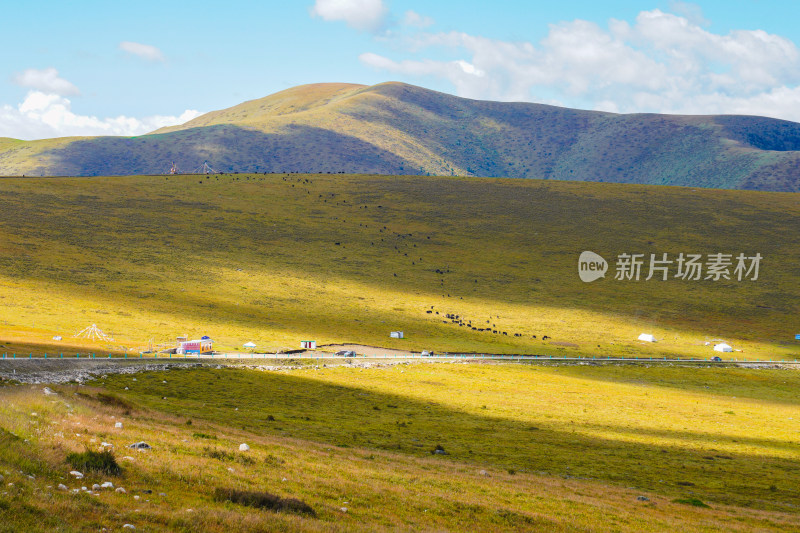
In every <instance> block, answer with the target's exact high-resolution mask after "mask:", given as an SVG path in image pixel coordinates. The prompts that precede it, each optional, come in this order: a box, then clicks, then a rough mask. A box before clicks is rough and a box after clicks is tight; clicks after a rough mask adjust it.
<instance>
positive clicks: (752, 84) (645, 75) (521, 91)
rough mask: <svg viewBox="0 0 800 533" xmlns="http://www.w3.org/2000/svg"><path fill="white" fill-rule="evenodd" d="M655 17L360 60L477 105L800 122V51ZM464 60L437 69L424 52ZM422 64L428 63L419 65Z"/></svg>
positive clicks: (567, 25) (431, 38)
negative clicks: (435, 81)
mask: <svg viewBox="0 0 800 533" xmlns="http://www.w3.org/2000/svg"><path fill="white" fill-rule="evenodd" d="M675 5H677V6H678V7H679V8H681V9H682V10H683V11H688V12H690V13H694V14H693V16H692V19H689V18H687V17H685V16H678V15H674V14H671V13H666V12H663V11H661V10H658V9H655V10H652V11H643V12H641V13H639V15H638V16H637V17H636V20H635V21H634V22H633V23H628V22H625V21H619V20H610V21H609V23H608V26H607V27H605V28H604V27H601V26H600V25H597V24H595V23H592V22H588V21H583V20H575V21H571V22H562V23H558V24H553V25H551V26H550V30H549V32H548V34H547V36H546V37H545V38H544V39H543V40H542V41H541V42H539V43H537V44H533V43H530V42H524V41H523V42H508V41H501V40H494V39H488V38H485V37H480V36H475V35H469V34H466V33H461V32H449V33H432V32H426V31H421V32H418V33H417V34H415V35H413V36H405V37H403V38H401V39H400V40H398V44H399V45H400V46H404V47H405V48H406V50H407V52H408V53H410V54H413V55H415V56H417V58H415V59H406V60H403V61H395V60H392V59H391V58H387V57H383V56H379V55H377V54H370V53H367V54H362V55H361V56H360V58H359V59H360V60H361V62H362V63H363V64H365V65H368V66H371V67H373V68H376V69H380V70H386V71H390V72H396V73H400V74H405V75H407V76H431V75H433V76H437V77H440V78H443V79H446V80H448V81H449V82H450V83H452V84H453V85H454V86H455V88H456V92H457V94H459V95H461V96H467V97H471V98H488V99H497V100H521V101H541V100H546V99H549V98H551V97H553V96H555V97H557V98H558V100H559V101H563V102H564V104H565V105H568V106H569V105H574V106H582V107H586V106H587V103H588V106H589V107H593V108H595V109H602V110H618V111H619V112H673V113H748V114H759V115H767V116H773V117H778V118H788V119H792V120H798V121H800V106H798V101H797V98H798V96H800V87H798V84H800V50H798V47H797V46H796V45H795V44H794V43H793V42H792V41H790V40H789V39H786V38H784V37H782V36H779V35H774V34H769V33H767V32H765V31H762V30H735V31H731V32H729V33H728V34H724V35H723V34H715V33H712V32H710V31H707V30H706V29H705V28H704V27H702V26H703V25H705V24H706V22H705V21H704V19H702V18H701V17H700V16H699V15H698V12H697V10H694V11H693V7H692V5H690V4H682V3H677V4H675ZM430 49H434V50H436V51H437V52H439V53H442V52H444V53H447V54H453V53H454V52H455V53H456V55H457V56H461V57H460V58H458V59H456V60H450V61H440V60H432V59H428V58H425V57H424V56H425V53H426V51H427V50H430ZM420 56H421V57H420Z"/></svg>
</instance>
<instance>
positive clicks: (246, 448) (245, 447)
mask: <svg viewBox="0 0 800 533" xmlns="http://www.w3.org/2000/svg"><path fill="white" fill-rule="evenodd" d="M239 451H240V452H247V451H250V446H248V445H247V444H245V443H241V444H240V445H239Z"/></svg>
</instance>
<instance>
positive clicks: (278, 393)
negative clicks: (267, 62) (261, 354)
mask: <svg viewBox="0 0 800 533" xmlns="http://www.w3.org/2000/svg"><path fill="white" fill-rule="evenodd" d="M799 386H800V373H798V372H797V371H795V370H780V369H741V368H735V367H727V368H725V367H714V368H707V367H700V368H686V367H678V366H675V367H644V366H590V365H583V366H531V365H527V364H445V363H439V364H423V363H418V364H400V365H395V366H388V367H380V368H377V367H372V368H358V367H354V366H350V365H345V366H339V367H329V368H323V367H319V366H316V365H312V364H308V365H298V364H297V363H295V364H291V365H287V369H286V370H282V371H260V370H258V369H255V368H246V367H241V366H238V367H237V366H232V367H222V368H177V367H176V368H174V369H170V370H165V371H162V372H149V373H139V374H117V375H108V376H102V377H99V378H98V379H97V380H96V381H94V382H91V383H88V384H86V385H77V384H72V385H70V384H67V385H59V386H51V388H52V389H53V392H54V393H55V394H45V393H43V387H42V385H38V386H31V385H13V384H6V385H5V386H3V387H0V427H2V428H3V429H2V434H1V435H0V474H2V475H3V476H4V477H3V484H4V485H5V486H4V487H3V488H2V492H1V493H0V517H2V518H3V519H2V520H0V531H23V530H24V531H54V530H58V531H97V530H100V529H101V528H107V529H108V530H109V531H117V530H121V528H122V526H123V525H124V524H131V525H134V526H135V527H136V528H137V530H142V531H198V532H199V531H204V532H205V531H209V532H213V531H220V532H222V531H231V530H234V531H287V530H291V531H381V530H415V531H419V530H425V531H430V530H470V531H521V530H525V531H532V530H535V531H598V532H600V531H723V530H724V531H748V532H749V531H796V530H797V528H798V527H800V489H798V487H800V466H799V465H800V433H798V425H797V420H800V406H799V404H798V399H797V394H796V391H797V389H798V387H799ZM117 422H119V423H121V425H122V427H120V428H117V427H115V424H116V423H117ZM139 441H145V442H147V443H148V444H149V445H150V446H151V447H152V448H151V449H149V450H145V451H137V450H132V449H128V448H126V446H127V445H129V444H132V443H134V442H139ZM104 443H105V445H104ZM243 443H246V444H247V445H248V446H249V449H248V450H246V451H240V448H239V447H240V444H243ZM108 445H112V446H113V447H111V448H109V447H108ZM437 448H439V449H440V450H442V451H443V452H442V453H433V452H434V450H436V449H437ZM100 449H112V450H113V455H114V457H115V458H116V462H117V464H118V465H119V466H120V467H121V471H120V472H116V473H102V472H99V471H93V470H91V469H89V468H78V470H80V471H81V473H83V474H85V477H84V478H83V479H76V478H75V477H73V476H72V475H70V474H69V472H70V471H71V470H73V469H74V468H76V467H75V465H74V464H70V463H69V462H68V457H69V454H70V453H80V452H84V451H86V450H89V451H97V450H100ZM104 482H111V483H112V484H113V487H111V488H95V489H94V490H93V489H92V487H93V485H95V484H98V485H99V484H102V483H104ZM59 484H63V487H62V488H58V486H59ZM81 487H86V488H87V489H86V490H82V489H81ZM119 487H122V488H123V489H124V492H117V491H116V490H115V489H117V488H119ZM74 489H77V491H75V492H73V490H74ZM236 490H238V491H253V492H259V493H269V494H272V495H275V496H277V497H280V498H294V499H296V500H299V501H300V502H303V503H304V504H305V505H307V506H308V507H310V509H311V510H310V511H306V512H285V511H277V512H276V511H270V510H261V509H256V508H252V507H249V506H245V505H242V504H237V503H233V502H232V501H226V500H227V499H228V497H227V496H223V497H222V498H220V497H219V496H218V495H219V494H220V491H221V492H222V493H223V494H225V495H227V494H232V491H236Z"/></svg>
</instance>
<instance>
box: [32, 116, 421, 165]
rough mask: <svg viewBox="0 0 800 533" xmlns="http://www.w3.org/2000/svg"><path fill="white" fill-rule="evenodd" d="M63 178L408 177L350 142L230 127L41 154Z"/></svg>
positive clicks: (316, 133)
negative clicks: (209, 174)
mask: <svg viewBox="0 0 800 533" xmlns="http://www.w3.org/2000/svg"><path fill="white" fill-rule="evenodd" d="M44 155H45V156H47V157H48V158H49V159H50V161H51V162H52V165H53V168H55V169H57V171H58V172H59V173H63V174H65V175H77V176H119V175H139V174H167V173H168V172H169V170H170V168H171V166H172V163H173V162H174V163H175V164H176V165H177V167H178V171H179V172H181V173H192V174H200V173H202V169H203V163H204V162H206V161H207V162H208V164H209V165H210V166H211V167H212V168H213V169H214V170H215V171H217V172H226V173H232V172H234V171H236V172H240V173H247V172H258V173H260V172H267V173H273V172H304V173H314V172H318V173H326V172H328V173H336V172H347V173H357V174H370V173H387V172H389V171H391V172H392V173H394V174H407V173H414V174H416V173H417V172H416V170H414V172H411V169H410V168H406V167H407V164H406V162H405V161H404V160H403V159H402V158H400V157H398V156H396V155H395V154H393V153H391V152H387V151H386V150H383V149H381V148H378V147H377V146H375V145H373V144H370V143H367V142H364V141H362V140H360V139H357V138H355V137H351V136H348V135H344V134H341V133H336V132H333V131H330V130H326V129H322V128H317V127H313V126H304V125H296V124H292V125H289V126H286V127H285V128H283V129H282V130H281V131H279V132H277V133H264V132H261V131H258V130H253V129H247V128H243V127H240V126H233V125H218V126H208V127H204V128H192V129H188V130H181V131H175V132H170V133H162V134H153V135H142V136H140V137H97V138H93V139H88V140H83V141H75V142H73V143H70V144H69V145H67V146H66V147H64V148H59V149H55V150H52V151H50V152H47V153H45V154H44Z"/></svg>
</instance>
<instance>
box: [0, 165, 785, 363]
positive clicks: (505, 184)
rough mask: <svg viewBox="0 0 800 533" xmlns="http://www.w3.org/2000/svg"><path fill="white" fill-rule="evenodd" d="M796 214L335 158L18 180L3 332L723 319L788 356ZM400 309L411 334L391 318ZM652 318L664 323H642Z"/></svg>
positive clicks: (545, 329) (391, 343)
mask: <svg viewBox="0 0 800 533" xmlns="http://www.w3.org/2000/svg"><path fill="white" fill-rule="evenodd" d="M797 228H800V203H799V202H798V196H797V195H796V194H788V193H759V192H747V191H720V190H703V189H689V188H675V187H652V186H640V185H618V184H598V183H575V182H555V181H537V180H497V179H477V178H446V177H414V176H351V175H328V174H324V175H295V174H292V175H263V174H262V175H250V174H248V175H244V174H239V175H225V176H219V175H211V176H205V177H198V176H146V177H141V176H139V177H125V178H108V177H105V178H30V179H28V178H26V179H6V180H0V299H1V300H2V306H0V340H4V341H8V342H15V343H19V344H20V345H24V346H30V345H31V344H35V343H45V344H46V345H47V346H50V347H52V346H55V347H58V346H62V345H63V344H64V343H68V342H73V340H72V339H71V338H70V336H71V335H72V334H74V333H75V332H77V331H79V330H81V329H83V328H85V327H86V326H88V325H90V324H93V323H95V324H97V325H98V326H99V327H100V328H102V329H103V330H105V331H107V332H109V333H111V334H113V335H114V337H115V338H116V342H115V343H112V344H109V345H103V346H99V345H98V346H96V349H100V348H105V347H106V346H110V347H117V348H119V347H144V346H146V345H147V344H148V342H149V341H150V340H151V339H153V340H154V342H156V343H157V342H161V341H171V340H172V339H174V337H175V336H176V335H179V334H182V333H187V334H189V335H191V336H195V335H203V334H208V335H211V336H212V337H213V338H214V339H215V340H216V341H217V343H218V344H217V346H218V347H220V348H223V349H226V348H227V349H230V348H233V347H241V345H242V344H243V343H245V342H247V341H254V342H255V343H256V344H258V346H259V349H263V350H275V349H277V348H282V347H288V348H297V347H299V341H300V340H302V339H315V340H317V341H318V342H319V343H320V344H322V343H330V342H361V343H366V344H372V345H378V346H387V347H396V348H412V349H434V350H436V351H443V350H448V351H482V352H493V353H532V354H551V355H561V354H573V355H574V354H582V355H589V356H605V355H637V356H645V357H646V356H667V355H669V356H699V357H708V356H710V355H712V352H711V347H710V346H707V345H706V343H707V342H712V343H713V342H715V340H716V339H725V340H727V341H728V342H729V343H730V344H732V345H733V346H734V348H735V349H736V350H743V351H741V352H738V351H737V352H735V353H734V354H731V355H732V356H733V357H739V358H741V357H747V358H751V359H752V358H756V357H762V358H792V359H794V358H797V357H798V343H797V342H795V341H794V340H793V339H794V335H795V334H796V333H800V331H798V325H797V321H796V317H797V313H798V301H800V298H798V297H800V292H799V291H800V289H798V287H800V283H799V281H800V265H798V263H797V253H796V250H797V249H798V245H800V242H798V241H799V240H800V238H798V234H797ZM584 250H592V251H594V252H597V253H599V254H601V255H602V256H604V257H605V258H606V259H607V260H608V261H610V262H611V266H610V271H609V273H608V275H607V277H606V279H604V280H599V281H596V282H594V283H591V284H586V283H583V282H581V281H580V279H579V278H578V275H577V263H578V256H579V254H580V253H581V252H582V251H584ZM622 253H642V254H648V257H649V254H650V253H655V254H663V253H668V254H669V255H670V257H672V258H676V257H677V255H678V254H679V253H686V254H688V253H700V254H703V255H704V256H705V255H706V254H715V253H730V254H733V255H737V254H739V253H745V254H747V255H754V254H755V253H760V254H761V255H762V256H763V257H764V259H763V262H762V266H761V272H760V277H759V279H758V280H757V281H747V280H745V281H741V282H740V281H736V280H720V281H711V280H700V281H685V280H680V279H674V278H671V279H669V280H668V281H657V280H655V279H653V280H650V281H644V280H642V281H639V282H635V281H618V280H614V279H613V278H614V264H613V261H614V259H615V258H616V256H617V255H619V254H622ZM659 257H660V255H659ZM673 272H674V270H673ZM644 277H646V270H645V272H644V274H643V276H642V278H644ZM448 314H449V315H458V317H459V318H458V319H456V320H452V319H448V318H446V315H448ZM473 328H474V329H473ZM396 329H399V330H403V331H405V332H406V337H407V338H406V339H403V340H397V339H390V338H389V332H390V331H392V330H396ZM480 330H485V331H480ZM642 332H647V333H652V334H654V335H655V336H656V337H657V338H658V339H659V342H658V343H655V344H643V343H640V342H637V341H636V337H637V336H638V335H639V334H640V333H642ZM54 335H61V336H63V337H64V341H63V342H62V343H59V342H55V341H52V340H51V338H52V336H54ZM534 336H535V337H534ZM544 336H547V337H549V339H547V340H543V337H544ZM12 346H13V345H9V344H8V343H7V342H6V343H5V344H4V348H3V349H2V350H3V351H8V352H10V351H12V350H14V349H15V348H13V347H12ZM48 349H50V348H48Z"/></svg>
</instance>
